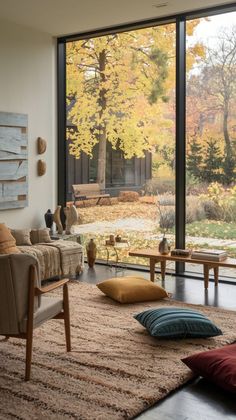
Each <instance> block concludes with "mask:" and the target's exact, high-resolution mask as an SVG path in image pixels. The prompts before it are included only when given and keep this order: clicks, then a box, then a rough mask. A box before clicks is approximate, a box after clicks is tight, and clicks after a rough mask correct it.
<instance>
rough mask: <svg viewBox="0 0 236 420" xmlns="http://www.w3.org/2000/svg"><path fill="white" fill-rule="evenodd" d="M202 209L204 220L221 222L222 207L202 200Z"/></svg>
mask: <svg viewBox="0 0 236 420" xmlns="http://www.w3.org/2000/svg"><path fill="white" fill-rule="evenodd" d="M202 204H203V208H204V211H205V214H206V218H207V219H209V220H223V219H224V211H223V209H222V207H221V206H220V205H219V204H218V203H217V202H215V201H212V200H203V201H202Z"/></svg>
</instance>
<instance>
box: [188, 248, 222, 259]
mask: <svg viewBox="0 0 236 420" xmlns="http://www.w3.org/2000/svg"><path fill="white" fill-rule="evenodd" d="M227 257H228V254H227V252H226V251H223V250H220V249H200V250H199V251H193V252H192V255H191V258H192V259H194V260H197V259H201V260H208V261H219V262H220V261H224V260H226V259H227Z"/></svg>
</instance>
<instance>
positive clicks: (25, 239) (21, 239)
mask: <svg viewBox="0 0 236 420" xmlns="http://www.w3.org/2000/svg"><path fill="white" fill-rule="evenodd" d="M11 234H12V236H14V238H15V240H16V245H17V246H18V245H32V243H31V240H30V229H11Z"/></svg>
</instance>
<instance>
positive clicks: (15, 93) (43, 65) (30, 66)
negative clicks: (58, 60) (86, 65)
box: [0, 21, 56, 228]
mask: <svg viewBox="0 0 236 420" xmlns="http://www.w3.org/2000/svg"><path fill="white" fill-rule="evenodd" d="M55 56H56V43H55V40H54V39H53V38H52V37H51V36H49V35H47V34H44V33H41V32H36V31H33V30H30V29H28V28H25V27H23V26H19V25H15V24H12V23H8V22H4V21H0V111H6V112H18V113H24V114H28V151H29V155H28V157H29V167H28V170H29V172H28V174H29V197H28V198H29V206H28V207H26V208H24V209H14V210H1V211H0V222H5V223H6V224H7V225H8V226H9V227H12V228H21V227H22V228H23V227H32V228H37V227H41V226H44V217H43V215H44V213H45V212H46V211H47V209H49V208H50V209H52V210H53V209H54V208H55V205H56V172H55V171H56V129H55V120H56V118H55V115H56V106H55V103H56V101H55V74H56V70H55V67H56V66H55ZM37 137H43V138H44V139H46V140H47V151H46V152H45V153H44V154H43V155H41V156H40V155H37V150H36V139H37ZM39 158H42V159H44V160H46V162H47V172H46V174H45V175H44V176H41V177H39V176H37V171H36V168H37V160H38V159H39Z"/></svg>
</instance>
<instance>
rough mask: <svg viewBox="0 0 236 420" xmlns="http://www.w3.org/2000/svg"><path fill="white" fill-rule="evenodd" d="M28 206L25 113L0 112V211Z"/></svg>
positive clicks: (26, 121)
mask: <svg viewBox="0 0 236 420" xmlns="http://www.w3.org/2000/svg"><path fill="white" fill-rule="evenodd" d="M27 205H28V116H27V115H25V114H13V113H10V112H0V210H5V209H15V208H21V207H26V206H27Z"/></svg>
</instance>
